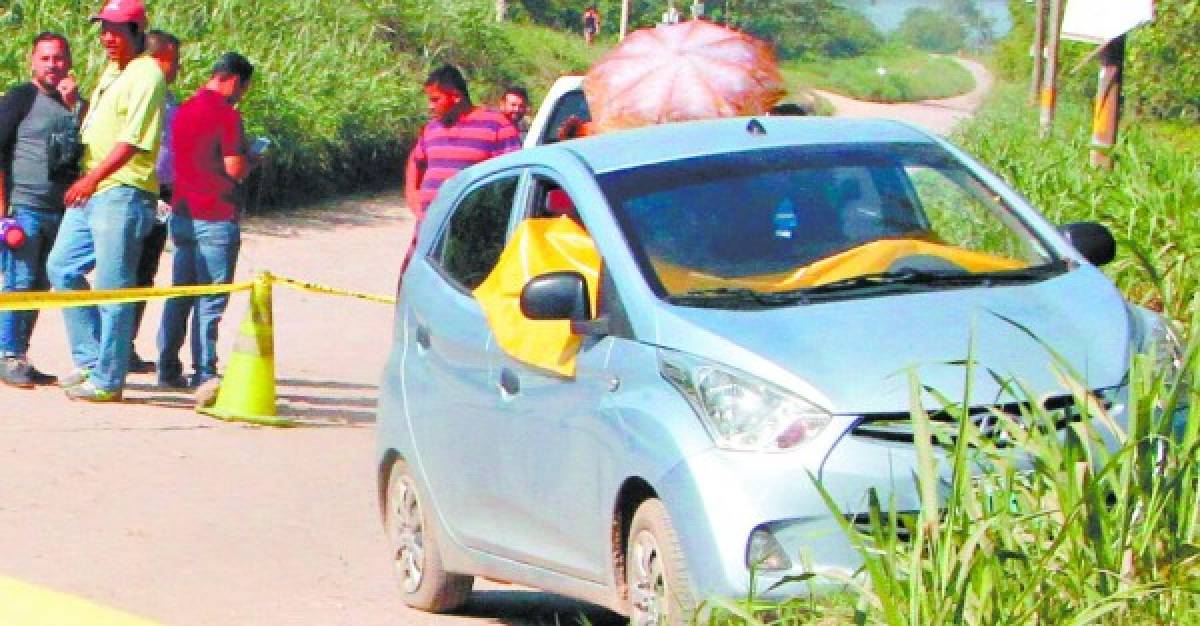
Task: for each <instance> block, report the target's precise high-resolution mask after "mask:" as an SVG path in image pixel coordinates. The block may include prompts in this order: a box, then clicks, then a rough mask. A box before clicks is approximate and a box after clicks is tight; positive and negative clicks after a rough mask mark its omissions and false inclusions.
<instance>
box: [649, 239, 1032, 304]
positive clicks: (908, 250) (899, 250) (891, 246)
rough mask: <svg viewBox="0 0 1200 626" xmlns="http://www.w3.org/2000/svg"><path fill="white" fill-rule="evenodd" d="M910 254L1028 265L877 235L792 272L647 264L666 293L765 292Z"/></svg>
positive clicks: (977, 268)
mask: <svg viewBox="0 0 1200 626" xmlns="http://www.w3.org/2000/svg"><path fill="white" fill-rule="evenodd" d="M911 256H933V257H938V258H941V259H945V260H947V261H949V262H951V263H953V264H955V265H958V266H960V267H962V268H963V269H964V270H967V271H970V272H994V271H1002V270H1011V269H1018V268H1021V267H1025V266H1026V265H1027V264H1026V263H1024V262H1022V261H1016V260H1013V259H1009V258H1005V257H1000V256H995V255H991V254H986V253H983V252H972V251H970V250H964V249H962V248H957V247H954V246H947V245H944V244H940V243H934V242H931V241H923V240H920V239H880V240H878V241H872V242H870V243H868V244H865V245H861V246H858V247H856V248H852V249H850V250H847V251H845V252H841V253H838V254H835V255H833V256H830V257H826V258H824V259H821V260H819V261H816V262H815V263H811V264H809V265H805V266H803V267H798V268H796V269H794V270H789V271H787V272H778V273H773V274H758V275H754V276H736V277H723V276H716V275H713V274H709V273H706V272H700V271H697V270H693V269H689V268H686V267H681V266H678V265H674V264H672V263H668V262H666V261H663V260H661V259H655V258H653V257H652V258H651V259H650V264H651V265H653V266H654V271H655V272H656V273H657V274H658V279H659V281H661V282H662V284H663V287H665V288H666V289H667V292H668V293H685V292H688V291H693V290H703V289H718V288H721V287H726V288H731V289H732V288H745V289H754V290H756V291H767V292H770V291H789V290H792V289H800V288H803V287H815V286H817V285H822V284H825V283H830V282H834V281H837V280H842V279H843V278H852V277H854V276H862V275H863V274H873V273H877V272H884V271H887V270H888V268H889V267H891V266H892V264H893V263H895V262H896V261H897V260H899V259H902V258H904V257H911Z"/></svg>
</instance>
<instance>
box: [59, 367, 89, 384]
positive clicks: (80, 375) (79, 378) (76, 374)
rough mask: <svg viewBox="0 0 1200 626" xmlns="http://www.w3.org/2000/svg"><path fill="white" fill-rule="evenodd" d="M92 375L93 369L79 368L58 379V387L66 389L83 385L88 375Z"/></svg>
mask: <svg viewBox="0 0 1200 626" xmlns="http://www.w3.org/2000/svg"><path fill="white" fill-rule="evenodd" d="M91 373H92V368H90V367H77V368H75V369H73V370H71V373H70V374H67V375H66V376H63V377H62V378H60V379H58V386H59V387H62V388H64V389H65V388H67V387H74V386H76V385H82V384H83V382H84V381H86V380H87V379H88V374H91Z"/></svg>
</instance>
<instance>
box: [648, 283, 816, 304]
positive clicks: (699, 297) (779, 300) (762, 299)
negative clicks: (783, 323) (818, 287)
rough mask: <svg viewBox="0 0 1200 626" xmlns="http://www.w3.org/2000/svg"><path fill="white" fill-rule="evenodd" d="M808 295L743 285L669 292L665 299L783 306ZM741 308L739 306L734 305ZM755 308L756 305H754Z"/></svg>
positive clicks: (682, 302)
mask: <svg viewBox="0 0 1200 626" xmlns="http://www.w3.org/2000/svg"><path fill="white" fill-rule="evenodd" d="M807 300H808V296H807V294H805V293H804V292H803V291H799V290H797V291H790V292H787V293H775V292H767V291H755V290H754V289H746V288H745V287H717V288H715V289H693V290H691V291H685V292H683V293H677V294H671V295H670V296H667V301H669V302H670V303H671V304H683V305H699V306H710V307H719V306H729V305H742V307H744V306H745V305H752V306H753V305H757V306H763V307H769V306H783V305H787V304H795V303H797V302H800V303H803V302H807ZM736 308H741V307H736ZM754 308H757V307H754Z"/></svg>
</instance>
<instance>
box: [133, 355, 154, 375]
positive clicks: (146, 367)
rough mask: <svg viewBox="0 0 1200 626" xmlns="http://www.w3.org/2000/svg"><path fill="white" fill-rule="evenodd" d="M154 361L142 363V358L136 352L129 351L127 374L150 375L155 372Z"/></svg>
mask: <svg viewBox="0 0 1200 626" xmlns="http://www.w3.org/2000/svg"><path fill="white" fill-rule="evenodd" d="M155 369H156V368H155V366H154V361H143V360H142V357H140V356H138V355H137V353H136V352H134V351H132V350H130V351H129V373H130V374H150V373H152V372H154V370H155Z"/></svg>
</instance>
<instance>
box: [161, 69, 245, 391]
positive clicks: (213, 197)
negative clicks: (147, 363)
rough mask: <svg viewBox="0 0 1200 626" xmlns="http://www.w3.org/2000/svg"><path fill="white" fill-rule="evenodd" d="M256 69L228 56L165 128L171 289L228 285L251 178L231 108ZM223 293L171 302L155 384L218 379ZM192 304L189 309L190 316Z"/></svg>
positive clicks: (239, 126)
mask: <svg viewBox="0 0 1200 626" xmlns="http://www.w3.org/2000/svg"><path fill="white" fill-rule="evenodd" d="M253 75H254V66H253V65H251V64H250V62H249V61H247V60H246V57H243V56H242V55H240V54H238V53H236V52H226V53H225V54H223V55H221V58H220V59H219V60H218V61H217V63H216V65H214V66H213V70H212V75H211V76H210V77H209V79H208V82H207V83H205V84H204V86H203V87H201V88H200V90H199V91H197V92H196V94H195V95H194V96H192V97H191V98H188V99H187V101H186V102H184V103H183V104H182V105H180V106H179V111H178V112H176V114H175V120H174V123H173V124H172V127H171V149H172V150H174V152H175V196H174V200H175V203H174V206H173V208H172V211H171V216H170V218H168V221H167V226H168V228H169V230H170V233H171V241H172V242H173V243H174V244H175V255H174V256H175V258H174V264H173V266H172V271H171V283H172V284H173V285H216V284H227V283H229V282H232V281H233V272H234V269H235V267H236V266H237V257H238V250H239V249H240V248H241V242H242V238H241V230H240V229H239V228H238V215H237V204H236V198H235V195H236V191H237V185H238V183H240V182H242V180H244V179H245V178H246V176H247V175H248V174H249V173H250V167H251V163H250V160H249V158H248V157H247V155H246V138H245V134H244V133H243V131H242V116H241V114H240V113H238V110H237V109H235V108H234V105H236V104H237V103H238V101H240V100H241V99H242V96H244V95H245V94H246V90H248V89H249V88H250V79H251V77H252V76H253ZM228 303H229V295H228V294H220V295H209V296H196V297H190V298H171V299H168V300H167V302H166V304H165V305H164V306H163V318H162V327H161V328H160V329H159V332H158V350H159V354H158V384H159V386H161V387H167V388H188V387H200V386H201V385H203V384H204V383H205V382H208V381H210V380H214V381H215V379H216V377H217V328H218V327H219V326H220V324H221V316H222V315H223V314H224V313H225V306H226V305H227V304H228ZM193 307H194V308H195V310H194V311H193V310H192V309H193ZM189 313H190V314H191V317H192V324H191V326H192V342H191V343H192V367H193V368H194V369H195V373H194V374H193V375H192V378H191V380H190V381H189V380H187V379H186V378H184V376H183V363H181V362H180V360H179V349H180V348H182V347H183V337H184V335H185V334H186V332H187V326H188V315H189Z"/></svg>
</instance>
